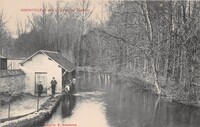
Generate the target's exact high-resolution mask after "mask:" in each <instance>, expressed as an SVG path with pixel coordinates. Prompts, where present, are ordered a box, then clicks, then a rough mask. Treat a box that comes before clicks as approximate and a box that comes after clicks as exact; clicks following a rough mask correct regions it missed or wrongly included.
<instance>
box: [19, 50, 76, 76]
mask: <svg viewBox="0 0 200 127" xmlns="http://www.w3.org/2000/svg"><path fill="white" fill-rule="evenodd" d="M39 52H41V53H43V54H45V55H47V56H49V57H50V58H51V59H52V60H54V61H55V62H57V63H58V64H59V65H60V66H61V67H62V68H63V69H65V70H66V71H68V72H72V71H73V70H75V66H74V64H73V63H72V62H70V61H69V60H68V59H66V58H65V57H64V56H62V55H61V54H60V53H58V52H54V51H47V50H39V51H37V52H36V53H34V54H33V55H32V56H30V57H29V58H27V59H25V60H24V61H22V62H21V64H23V63H25V62H26V61H27V60H28V59H30V58H32V57H33V56H35V55H36V54H38V53H39Z"/></svg>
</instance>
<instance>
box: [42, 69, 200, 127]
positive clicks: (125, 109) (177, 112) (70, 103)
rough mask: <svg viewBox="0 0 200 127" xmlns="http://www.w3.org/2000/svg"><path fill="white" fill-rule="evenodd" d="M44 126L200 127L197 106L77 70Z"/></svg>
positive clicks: (106, 75)
mask: <svg viewBox="0 0 200 127" xmlns="http://www.w3.org/2000/svg"><path fill="white" fill-rule="evenodd" d="M77 76H78V78H77V82H76V92H75V93H74V94H73V95H71V96H63V98H62V100H61V102H60V105H59V106H58V108H57V110H56V111H55V113H54V114H53V115H52V117H51V118H50V119H49V120H47V121H46V122H45V123H43V124H42V126H43V127H48V126H51V127H52V126H56V127H57V126H59V127H66V126H67V127H200V109H199V108H196V107H193V106H186V105H183V104H180V103H176V102H168V101H166V100H163V99H160V98H159V97H158V96H156V95H152V94H150V93H147V92H141V91H138V90H135V89H134V88H131V87H130V85H127V83H126V82H124V81H120V80H118V78H117V77H116V76H112V75H110V74H102V73H86V72H80V73H79V74H78V75H77Z"/></svg>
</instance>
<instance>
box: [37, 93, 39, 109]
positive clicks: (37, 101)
mask: <svg viewBox="0 0 200 127" xmlns="http://www.w3.org/2000/svg"><path fill="white" fill-rule="evenodd" d="M38 110H39V96H38V97H37V111H38Z"/></svg>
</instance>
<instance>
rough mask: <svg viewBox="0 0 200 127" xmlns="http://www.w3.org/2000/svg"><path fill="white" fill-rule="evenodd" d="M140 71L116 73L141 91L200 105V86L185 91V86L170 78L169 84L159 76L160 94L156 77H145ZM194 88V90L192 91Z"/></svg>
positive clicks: (183, 102) (170, 99) (187, 103)
mask: <svg viewBox="0 0 200 127" xmlns="http://www.w3.org/2000/svg"><path fill="white" fill-rule="evenodd" d="M140 74H141V73H139V72H131V73H118V74H114V75H117V76H118V77H120V79H121V80H126V82H128V83H129V86H130V87H131V88H134V89H138V90H141V91H146V92H150V93H151V94H156V95H158V96H160V97H161V98H163V99H164V100H167V101H169V102H172V101H175V102H178V103H182V104H185V105H192V106H196V107H200V88H199V87H198V86H196V89H191V91H189V92H188V91H185V89H184V86H183V85H180V84H176V83H175V81H173V80H170V79H169V80H168V82H167V84H166V82H165V79H164V78H163V77H159V83H160V87H161V93H160V94H158V92H157V89H156V87H155V85H153V84H154V78H153V76H151V75H148V76H146V78H145V79H144V77H143V76H142V75H140ZM192 90H193V91H192Z"/></svg>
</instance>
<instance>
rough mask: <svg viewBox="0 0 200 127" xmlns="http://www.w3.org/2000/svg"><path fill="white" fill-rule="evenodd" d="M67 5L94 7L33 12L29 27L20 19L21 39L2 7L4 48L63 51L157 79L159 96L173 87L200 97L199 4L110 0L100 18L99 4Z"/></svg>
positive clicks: (187, 96)
mask: <svg viewBox="0 0 200 127" xmlns="http://www.w3.org/2000/svg"><path fill="white" fill-rule="evenodd" d="M51 6H52V5H49V4H45V3H44V4H43V8H50V7H51ZM63 7H65V8H69V7H70V8H72V7H77V8H82V9H83V10H89V11H82V12H70V11H64V12H60V11H56V13H55V12H50V11H43V12H42V13H41V14H40V15H39V14H33V15H32V17H28V18H27V22H26V23H25V25H23V23H21V22H18V23H17V26H18V29H17V35H18V37H17V38H16V39H12V38H11V37H10V36H9V32H8V31H7V30H6V26H5V24H6V22H5V21H4V17H5V15H4V13H3V11H2V13H1V15H0V29H1V30H0V32H1V33H0V41H1V43H0V47H2V48H1V52H3V50H5V51H7V52H5V54H7V56H9V57H26V56H29V55H30V54H32V53H34V52H35V51H37V50H39V49H45V50H53V51H58V52H60V53H61V54H63V55H64V56H66V57H67V58H69V59H70V60H72V61H73V62H74V63H75V64H76V65H77V66H83V67H84V66H90V67H94V68H98V69H101V70H104V71H111V72H115V73H125V74H127V73H129V74H130V75H137V76H139V77H140V78H141V79H144V80H148V79H152V82H153V84H154V86H155V88H156V91H157V92H158V93H159V94H161V93H163V92H165V90H166V89H168V90H167V91H168V93H170V94H172V96H177V97H179V99H180V100H186V101H196V100H198V99H199V91H198V85H199V82H200V77H199V76H200V73H199V72H200V59H199V57H200V20H199V19H200V2H198V1H117V2H109V3H108V4H106V6H105V7H104V8H105V9H106V10H107V12H108V14H107V17H108V18H107V20H104V15H103V14H102V16H101V17H100V18H99V21H98V22H94V21H93V20H91V14H92V13H93V9H94V7H93V5H92V4H91V3H90V2H89V1H87V0H81V1H79V2H78V3H75V4H74V3H73V4H72V3H70V4H66V5H62V8H63ZM59 8H61V5H60V4H59V3H57V5H56V9H57V10H59ZM23 26H25V27H23ZM8 47H9V48H8ZM6 48H8V50H9V51H8V50H7V49H6ZM2 49H3V50H2ZM8 52H9V53H8ZM169 91H170V92H169Z"/></svg>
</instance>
